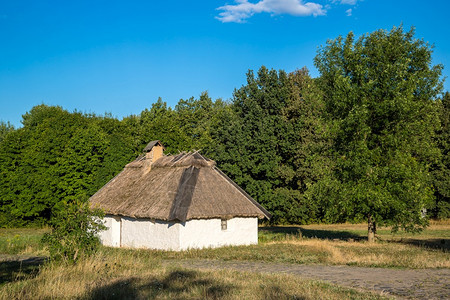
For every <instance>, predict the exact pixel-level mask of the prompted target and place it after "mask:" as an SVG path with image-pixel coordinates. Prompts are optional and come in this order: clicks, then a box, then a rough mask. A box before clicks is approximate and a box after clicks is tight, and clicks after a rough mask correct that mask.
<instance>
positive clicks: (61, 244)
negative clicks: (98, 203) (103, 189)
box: [42, 201, 106, 263]
mask: <svg viewBox="0 0 450 300" xmlns="http://www.w3.org/2000/svg"><path fill="white" fill-rule="evenodd" d="M103 216H104V214H103V212H102V211H101V210H99V209H94V210H92V209H90V208H89V203H88V202H86V201H76V202H73V203H65V204H63V205H62V207H61V208H59V209H57V210H56V212H55V213H54V215H53V218H52V219H51V220H50V227H51V228H52V231H51V232H50V233H46V234H45V235H44V236H43V238H42V243H43V244H44V245H45V246H46V247H47V248H48V250H49V252H50V259H51V260H56V261H61V260H62V261H65V262H68V263H75V262H76V261H77V260H78V259H79V258H80V257H82V256H89V255H91V254H93V253H95V252H96V251H97V250H98V248H99V246H100V240H99V238H98V236H97V234H98V233H99V232H100V231H102V230H105V229H106V227H105V226H104V225H103V222H102V219H103Z"/></svg>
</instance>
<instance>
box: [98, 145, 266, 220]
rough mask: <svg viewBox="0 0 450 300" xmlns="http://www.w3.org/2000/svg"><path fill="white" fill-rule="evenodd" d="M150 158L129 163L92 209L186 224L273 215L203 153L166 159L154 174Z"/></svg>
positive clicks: (155, 164)
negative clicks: (185, 222) (196, 221)
mask: <svg viewBox="0 0 450 300" xmlns="http://www.w3.org/2000/svg"><path fill="white" fill-rule="evenodd" d="M153 146H154V145H153ZM153 146H152V147H153ZM145 160H146V158H145V157H139V158H138V159H136V160H135V161H133V162H131V163H129V164H128V165H126V166H125V168H124V170H123V171H122V172H120V173H119V174H118V175H117V176H116V177H114V178H113V179H112V180H111V181H110V182H108V183H107V184H106V185H105V186H104V187H103V188H101V189H100V190H99V191H98V192H97V193H96V194H94V195H93V196H92V197H91V199H90V201H91V207H100V208H102V209H103V210H104V211H105V213H106V214H112V215H122V216H128V217H132V218H149V219H156V220H165V221H172V220H179V221H182V222H184V221H186V220H190V219H210V218H225V219H228V218H232V217H259V218H264V217H267V218H270V217H271V216H270V214H269V213H268V212H267V211H266V210H265V209H264V208H263V207H262V206H261V205H259V204H258V203H257V202H256V201H255V200H253V199H252V198H251V197H250V196H249V195H248V194H247V193H246V192H245V191H243V190H242V189H241V188H240V187H239V186H237V184H236V183H234V182H233V181H232V180H231V179H230V178H228V177H227V176H226V175H225V174H224V173H223V172H221V171H220V170H219V169H217V168H216V163H215V162H214V161H213V160H210V159H207V158H204V157H203V156H202V155H200V154H199V153H197V152H194V153H192V152H191V153H184V152H183V153H180V154H178V155H170V156H163V157H161V158H159V159H158V160H157V161H156V162H154V163H153V164H152V165H151V171H150V172H145V170H144V168H145V167H146V164H145Z"/></svg>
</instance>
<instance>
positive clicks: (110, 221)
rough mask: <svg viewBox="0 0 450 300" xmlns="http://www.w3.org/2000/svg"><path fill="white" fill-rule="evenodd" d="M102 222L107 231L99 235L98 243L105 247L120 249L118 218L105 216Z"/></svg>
mask: <svg viewBox="0 0 450 300" xmlns="http://www.w3.org/2000/svg"><path fill="white" fill-rule="evenodd" d="M103 221H104V225H105V226H106V227H107V228H108V229H107V230H104V231H102V232H100V233H99V237H100V241H101V242H102V244H103V245H105V246H110V247H120V217H118V216H111V215H106V216H105V217H104V218H103Z"/></svg>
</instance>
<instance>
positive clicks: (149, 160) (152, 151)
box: [144, 141, 165, 173]
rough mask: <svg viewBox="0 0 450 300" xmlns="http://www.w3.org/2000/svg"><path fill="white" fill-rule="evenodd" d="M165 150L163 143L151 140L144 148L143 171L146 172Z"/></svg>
mask: <svg viewBox="0 0 450 300" xmlns="http://www.w3.org/2000/svg"><path fill="white" fill-rule="evenodd" d="M164 150H165V148H164V146H163V144H162V143H161V142H160V141H151V142H150V143H148V145H147V146H146V147H145V148H144V154H145V164H144V172H145V173H148V172H150V170H151V169H152V164H153V163H154V162H155V161H157V160H158V159H159V158H161V157H162V156H163V155H164V154H163V151H164Z"/></svg>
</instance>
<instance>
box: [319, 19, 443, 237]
mask: <svg viewBox="0 0 450 300" xmlns="http://www.w3.org/2000/svg"><path fill="white" fill-rule="evenodd" d="M431 48H432V47H431V46H430V45H429V44H427V43H425V42H424V41H423V40H420V39H417V38H415V37H414V29H411V30H410V31H408V32H404V31H403V28H402V27H398V28H396V27H394V28H393V29H392V30H391V31H389V32H387V31H385V30H378V31H375V32H373V33H370V34H367V35H363V36H361V37H360V38H359V39H357V40H356V41H355V38H354V35H353V33H351V32H350V33H349V34H348V35H347V36H346V37H345V38H343V37H338V38H337V39H335V40H331V41H328V42H327V45H326V46H325V47H321V48H320V49H319V52H318V54H317V56H316V57H315V60H314V62H315V65H316V67H317V68H318V70H319V71H320V74H321V75H320V79H319V83H320V87H321V89H322V91H323V95H324V103H325V111H326V114H325V116H326V118H327V119H328V120H329V122H330V132H331V133H332V134H333V147H332V150H333V153H332V155H333V157H334V161H335V164H334V166H333V172H332V176H327V177H326V178H324V179H323V180H321V181H320V182H319V183H318V184H316V185H315V188H314V189H313V190H312V195H313V196H314V197H317V199H319V200H321V201H322V203H323V205H325V206H326V207H327V208H328V210H327V211H326V215H325V217H326V218H327V219H328V220H330V221H339V220H344V219H346V218H351V219H355V220H361V219H364V218H365V219H366V220H367V222H368V239H369V241H373V240H374V236H375V233H376V225H377V224H382V225H391V226H393V230H398V229H399V228H403V229H405V230H411V231H414V230H420V229H421V228H423V227H424V226H426V224H427V218H426V217H424V216H423V213H422V212H423V209H424V208H428V207H430V206H431V205H432V204H431V203H432V202H433V201H432V200H433V192H432V186H431V182H430V176H429V172H428V168H429V165H430V164H431V163H432V162H433V161H434V160H436V158H437V151H436V147H435V146H434V143H433V135H434V132H435V129H436V128H437V126H438V125H439V124H438V118H437V115H436V110H435V105H433V100H434V99H435V98H436V97H437V95H438V94H439V93H440V92H441V90H442V82H441V80H440V76H441V69H442V66H441V65H436V66H432V64H431V62H432V57H431V55H432V49H431Z"/></svg>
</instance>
